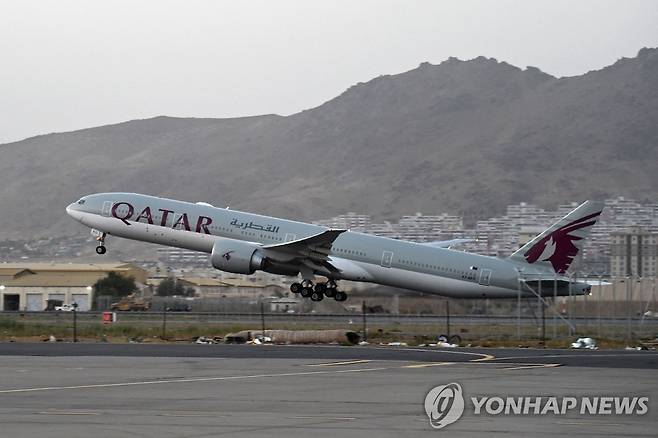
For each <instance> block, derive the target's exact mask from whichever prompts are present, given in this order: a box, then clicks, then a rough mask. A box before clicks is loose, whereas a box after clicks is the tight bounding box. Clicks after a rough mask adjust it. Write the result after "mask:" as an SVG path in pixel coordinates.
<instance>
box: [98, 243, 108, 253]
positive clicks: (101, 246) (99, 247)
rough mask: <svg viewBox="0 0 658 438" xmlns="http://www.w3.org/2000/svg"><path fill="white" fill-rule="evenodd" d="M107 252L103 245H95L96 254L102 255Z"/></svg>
mask: <svg viewBox="0 0 658 438" xmlns="http://www.w3.org/2000/svg"><path fill="white" fill-rule="evenodd" d="M106 252H107V248H105V247H104V246H103V245H98V246H97V247H96V254H100V255H103V254H105V253H106Z"/></svg>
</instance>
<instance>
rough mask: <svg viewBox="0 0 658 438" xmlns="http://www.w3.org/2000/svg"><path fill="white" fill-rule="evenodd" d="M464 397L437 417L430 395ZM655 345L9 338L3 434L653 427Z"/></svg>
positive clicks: (2, 383)
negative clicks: (588, 406) (523, 404)
mask: <svg viewBox="0 0 658 438" xmlns="http://www.w3.org/2000/svg"><path fill="white" fill-rule="evenodd" d="M451 382H457V383H459V384H460V385H461V386H462V387H463V389H464V395H465V398H466V400H467V401H466V409H465V412H464V415H463V416H462V417H461V419H459V420H458V421H457V422H455V423H453V424H450V425H448V426H447V427H446V428H445V429H443V430H435V429H432V428H431V427H430V424H429V421H428V418H427V415H426V414H425V410H424V405H423V403H424V399H425V395H426V394H427V392H428V391H429V390H431V389H432V388H433V387H435V386H437V385H442V384H446V383H451ZM485 395H489V396H502V397H506V396H543V397H548V396H558V397H563V396H573V397H579V396H590V397H592V396H608V395H609V396H627V395H628V396H647V397H649V410H648V412H647V413H646V414H644V415H581V414H580V413H579V412H578V411H575V412H569V413H567V414H566V415H555V414H549V415H475V414H474V411H473V407H472V403H471V402H470V401H469V400H470V397H475V396H478V397H479V396H485ZM656 400H658V354H657V353H656V352H652V351H649V352H642V351H570V350H534V349H450V350H436V349H423V348H397V347H372V346H369V347H340V346H270V345H260V346H254V345H162V344H160V345H157V344H156V345H143V344H128V345H116V344H64V343H57V344H19V343H7V344H0V424H2V432H0V436H12V437H41V436H43V437H52V438H57V437H67V438H69V437H92V436H93V437H110V436H111V437H117V436H119V437H130V436H139V437H151V436H153V437H156V436H157V437H215V436H238V437H256V436H257V437H281V436H286V437H308V436H313V437H324V436H327V437H337V436H340V437H342V436H345V437H362V436H363V437H366V436H368V437H370V436H377V437H389V436H390V437H407V436H409V437H412V436H413V437H416V436H436V435H439V434H450V435H451V436H473V435H475V434H481V433H486V434H487V435H489V436H491V435H493V436H509V435H518V436H554V435H555V434H560V435H562V436H583V435H590V436H597V437H598V436H651V437H654V436H656V428H657V426H658V411H656V406H655V402H656Z"/></svg>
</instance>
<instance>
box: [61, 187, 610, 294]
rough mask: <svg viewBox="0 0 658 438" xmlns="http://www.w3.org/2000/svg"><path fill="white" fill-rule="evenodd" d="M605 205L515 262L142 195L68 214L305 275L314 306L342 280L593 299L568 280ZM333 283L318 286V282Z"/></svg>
mask: <svg viewBox="0 0 658 438" xmlns="http://www.w3.org/2000/svg"><path fill="white" fill-rule="evenodd" d="M602 210H603V204H602V203H599V202H594V201H585V202H584V203H583V204H581V205H580V206H578V207H577V208H576V209H574V210H573V211H571V212H570V213H569V214H567V215H566V216H565V217H564V218H562V219H560V220H559V221H557V222H556V223H555V224H553V225H552V226H550V227H549V228H548V229H546V230H545V231H544V232H542V233H541V234H539V235H538V236H537V237H535V238H534V239H532V240H531V241H529V242H528V243H526V244H525V245H523V246H522V247H521V248H520V249H519V250H517V251H516V252H514V253H513V254H512V255H511V256H509V257H508V258H497V257H490V256H484V255H479V254H473V253H468V252H463V251H457V250H454V249H451V248H450V247H451V246H453V245H455V244H459V243H461V242H463V241H464V240H463V239H454V240H448V241H442V242H430V243H414V242H407V241H403V240H396V239H389V238H386V237H381V236H376V235H371V234H364V233H357V232H352V231H349V230H345V229H333V228H327V227H323V226H320V225H313V224H308V223H302V222H295V221H292V220H286V219H279V218H275V217H268V216H262V215H258V214H252V213H246V212H241V211H236V210H231V209H229V208H228V207H227V208H217V207H214V206H212V205H210V204H208V203H205V202H197V203H190V202H183V201H177V200H173V199H166V198H160V197H155V196H148V195H142V194H135V193H98V194H92V195H88V196H84V197H82V198H80V199H79V200H78V201H77V202H74V203H72V204H70V205H69V206H68V207H66V212H67V213H68V214H69V215H70V216H71V217H73V218H74V219H75V220H77V221H78V222H80V223H82V224H83V225H86V226H87V227H89V228H91V229H92V234H95V235H97V241H98V245H97V247H96V252H97V253H98V254H101V255H102V254H105V253H106V247H105V240H106V238H107V236H108V235H112V236H118V237H122V238H126V239H132V240H139V241H143V242H151V243H156V244H160V245H168V246H173V247H178V248H185V249H188V250H193V251H200V252H205V253H208V254H210V264H211V265H212V266H213V267H214V268H216V269H219V270H222V271H225V272H231V273H237V274H247V275H249V274H253V273H254V272H256V271H265V272H269V273H272V274H279V275H286V276H295V277H297V278H298V279H299V278H300V277H301V281H295V282H294V283H292V285H291V286H290V291H291V292H293V293H295V294H299V295H301V296H302V297H305V298H310V299H311V300H313V301H321V300H322V299H323V298H324V297H327V298H333V299H335V300H336V301H345V300H346V299H347V294H346V293H345V292H343V291H341V290H340V289H339V288H338V283H337V282H338V281H339V280H350V281H357V282H369V283H376V284H380V285H385V286H391V287H398V288H405V289H411V290H415V291H419V292H424V293H428V294H435V295H441V296H448V297H458V298H514V297H523V298H527V297H537V296H538V295H539V296H565V295H585V294H589V293H590V290H591V286H590V284H588V283H587V282H586V281H576V280H574V279H573V278H572V277H571V276H570V275H569V273H568V269H569V267H570V266H571V264H572V262H573V260H574V258H575V257H576V256H577V255H578V253H579V252H580V251H581V250H582V247H583V244H584V242H585V238H586V237H587V236H588V234H589V231H590V230H591V228H592V227H593V226H594V224H595V223H596V221H597V219H598V217H599V216H600V214H601V212H602ZM318 276H319V277H324V278H326V281H319V282H317V283H316V282H315V279H316V277H318Z"/></svg>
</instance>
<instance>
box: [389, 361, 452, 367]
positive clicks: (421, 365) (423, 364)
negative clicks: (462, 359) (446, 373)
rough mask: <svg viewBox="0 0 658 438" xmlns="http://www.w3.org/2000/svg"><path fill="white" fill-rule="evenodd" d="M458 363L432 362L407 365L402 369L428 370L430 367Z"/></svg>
mask: <svg viewBox="0 0 658 438" xmlns="http://www.w3.org/2000/svg"><path fill="white" fill-rule="evenodd" d="M456 363H457V362H430V363H417V364H413V365H405V366H403V367H402V368H428V367H440V366H443V365H455V364H456Z"/></svg>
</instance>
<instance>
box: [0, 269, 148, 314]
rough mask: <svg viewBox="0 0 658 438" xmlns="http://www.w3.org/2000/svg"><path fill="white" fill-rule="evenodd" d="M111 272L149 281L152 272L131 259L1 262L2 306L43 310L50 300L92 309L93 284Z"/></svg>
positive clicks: (4, 308)
mask: <svg viewBox="0 0 658 438" xmlns="http://www.w3.org/2000/svg"><path fill="white" fill-rule="evenodd" d="M110 272H116V273H117V274H121V275H123V276H128V277H134V278H135V282H136V283H138V284H145V283H146V278H147V276H148V272H147V271H145V270H144V269H142V268H140V267H138V266H135V265H133V264H130V263H120V262H118V263H93V264H92V263H90V264H82V263H0V310H9V311H11V310H13V311H18V310H24V311H41V310H44V309H45V308H46V305H47V301H48V300H59V301H62V302H64V303H65V304H73V303H74V302H75V303H77V304H78V310H80V311H87V310H90V309H91V305H92V297H93V287H92V286H93V285H94V283H96V281H98V280H99V279H101V278H104V277H106V276H107V274H108V273H110Z"/></svg>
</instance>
